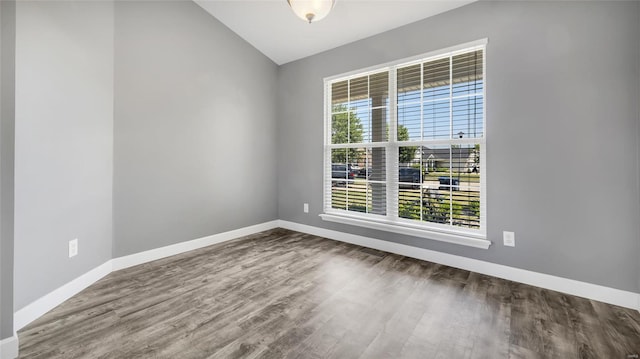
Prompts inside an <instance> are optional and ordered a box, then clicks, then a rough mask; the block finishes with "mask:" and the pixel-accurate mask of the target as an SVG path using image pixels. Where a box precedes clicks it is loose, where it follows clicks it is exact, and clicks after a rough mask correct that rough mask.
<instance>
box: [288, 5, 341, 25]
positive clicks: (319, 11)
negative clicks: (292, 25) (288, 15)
mask: <svg viewBox="0 0 640 359" xmlns="http://www.w3.org/2000/svg"><path fill="white" fill-rule="evenodd" d="M287 2H288V3H289V6H291V10H293V12H294V13H295V14H296V15H298V17H299V18H301V19H302V20H304V21H307V22H308V23H312V22H316V21H319V20H322V19H323V18H325V17H326V16H327V15H329V12H330V11H331V9H332V8H333V5H334V4H335V3H336V1H335V0H287Z"/></svg>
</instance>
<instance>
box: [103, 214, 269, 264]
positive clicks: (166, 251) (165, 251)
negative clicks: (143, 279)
mask: <svg viewBox="0 0 640 359" xmlns="http://www.w3.org/2000/svg"><path fill="white" fill-rule="evenodd" d="M277 227H278V221H277V220H275V221H271V222H265V223H260V224H256V225H253V226H249V227H244V228H240V229H235V230H232V231H228V232H223V233H218V234H214V235H211V236H207V237H202V238H198V239H193V240H190V241H186V242H181V243H176V244H172V245H170V246H166V247H161V248H156V249H151V250H148V251H144V252H140V253H135V254H131V255H128V256H124V257H118V258H114V259H112V260H111V261H112V263H113V270H114V271H117V270H120V269H124V268H129V267H133V266H136V265H139V264H143V263H147V262H151V261H155V260H158V259H162V258H165V257H169V256H173V255H176V254H180V253H184V252H188V251H192V250H194V249H198V248H202V247H206V246H210V245H213V244H217V243H222V242H226V241H229V240H232V239H235V238H239V237H244V236H248V235H250V234H254V233H258V232H262V231H266V230H269V229H274V228H277Z"/></svg>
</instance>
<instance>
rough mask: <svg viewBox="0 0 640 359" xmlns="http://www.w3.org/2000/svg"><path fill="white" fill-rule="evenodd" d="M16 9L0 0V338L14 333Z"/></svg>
mask: <svg viewBox="0 0 640 359" xmlns="http://www.w3.org/2000/svg"><path fill="white" fill-rule="evenodd" d="M15 9H16V3H15V1H0V340H1V339H5V338H8V337H11V336H12V335H13V198H14V197H13V189H14V188H13V175H14V171H13V156H14V133H15V132H14V128H15V50H16V48H15V35H16V31H15V30H16V27H15V22H16V17H15V16H16V10H15Z"/></svg>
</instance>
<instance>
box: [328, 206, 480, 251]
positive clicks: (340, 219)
mask: <svg viewBox="0 0 640 359" xmlns="http://www.w3.org/2000/svg"><path fill="white" fill-rule="evenodd" d="M320 217H321V218H322V219H323V220H325V221H329V222H337V223H343V224H350V225H354V226H359V227H365V228H371V229H378V230H382V231H387V232H393V233H399V234H405V235H408V236H414V237H422V238H427V239H432V240H435V241H441V242H447V243H454V244H459V245H463V246H469V247H475V248H482V249H488V248H489V246H490V245H491V241H489V240H487V239H486V237H483V236H479V235H471V234H466V233H444V232H439V231H433V230H429V229H424V228H417V227H411V226H408V225H404V224H399V223H394V222H390V221H384V220H380V219H376V220H370V219H366V218H357V217H352V216H346V215H337V214H327V213H323V214H320Z"/></svg>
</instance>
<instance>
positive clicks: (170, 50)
mask: <svg viewBox="0 0 640 359" xmlns="http://www.w3.org/2000/svg"><path fill="white" fill-rule="evenodd" d="M115 9H116V12H115V29H116V30H115V132H114V136H115V142H114V143H115V155H114V156H115V157H114V161H115V162H114V163H115V167H114V247H113V256H114V257H119V256H123V255H127V254H132V253H136V252H140V251H144V250H148V249H152V248H158V247H161V246H164V245H169V244H173V243H177V242H181V241H186V240H191V239H195V238H200V237H203V236H208V235H211V234H215V233H220V232H224V231H228V230H232V229H237V228H240V227H245V226H249V225H253V224H257V223H262V222H265V221H270V220H274V219H276V218H277V205H276V203H277V194H276V159H275V152H276V144H275V141H274V139H275V136H276V134H275V130H276V124H275V121H276V118H275V104H276V98H275V90H276V76H277V67H276V65H275V64H274V63H273V62H271V61H270V60H269V59H268V58H267V57H265V56H264V55H262V54H261V53H259V52H258V51H257V50H256V49H255V48H253V47H251V46H250V45H249V44H247V43H246V42H245V41H243V40H242V39H241V38H239V37H238V36H237V35H236V34H235V33H233V32H232V31H230V30H229V29H228V28H226V27H225V26H224V25H222V24H221V23H220V22H219V21H217V20H216V19H215V18H213V17H212V16H211V15H209V14H208V13H206V12H205V11H203V10H202V9H201V8H200V7H199V6H197V5H196V4H194V3H193V2H190V1H187V2H184V1H182V2H171V1H159V2H151V1H144V2H129V1H127V2H124V1H123V2H117V3H116V5H115Z"/></svg>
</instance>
